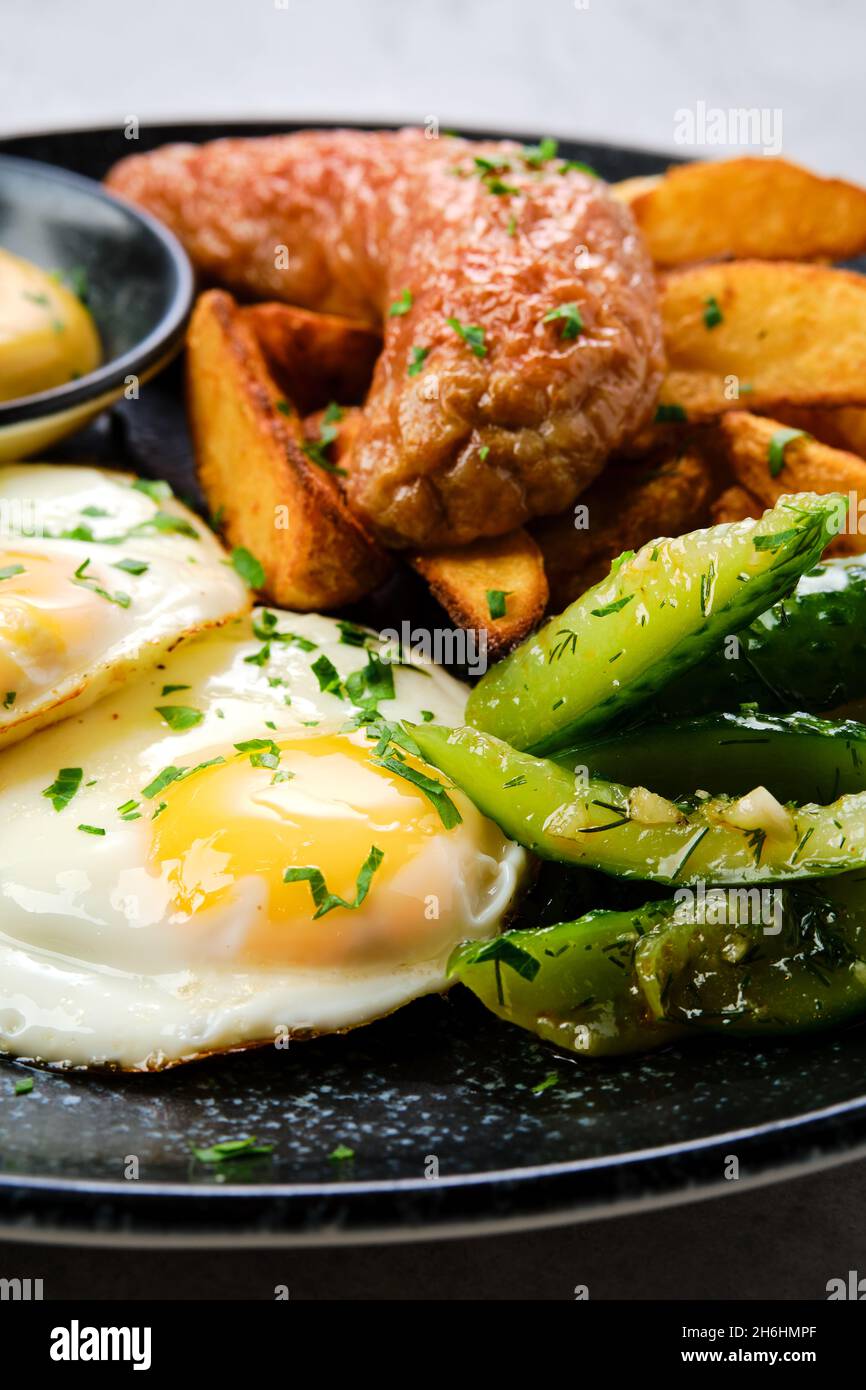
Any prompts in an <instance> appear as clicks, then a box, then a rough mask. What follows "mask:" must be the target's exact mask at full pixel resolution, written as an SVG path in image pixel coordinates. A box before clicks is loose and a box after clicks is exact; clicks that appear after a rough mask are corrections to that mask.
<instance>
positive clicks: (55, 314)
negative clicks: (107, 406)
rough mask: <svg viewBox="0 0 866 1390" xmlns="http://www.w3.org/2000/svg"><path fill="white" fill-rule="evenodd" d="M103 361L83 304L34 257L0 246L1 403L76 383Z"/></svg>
mask: <svg viewBox="0 0 866 1390" xmlns="http://www.w3.org/2000/svg"><path fill="white" fill-rule="evenodd" d="M101 359H102V348H101V344H100V341H99V334H98V332H97V329H96V325H95V323H94V321H93V318H92V316H91V315H90V313H89V312H88V310H87V309H86V308H85V306H84V304H83V303H82V302H81V300H80V299H79V298H78V296H77V295H75V294H73V292H72V290H70V289H68V288H67V287H66V285H64V284H63V282H62V280H61V279H60V277H59V276H58V275H55V274H49V273H48V272H47V271H44V270H41V269H40V268H39V266H36V265H33V264H31V262H30V261H25V260H22V259H21V258H20V257H18V256H13V255H12V254H11V252H9V251H4V250H2V248H0V401H13V400H18V399H19V398H20V397H22V396H32V395H35V394H36V393H37V392H39V391H48V390H50V389H51V387H53V386H62V385H65V383H66V382H68V381H75V380H77V378H78V377H80V376H84V375H85V373H87V372H91V371H93V369H94V367H96V366H98V365H99V362H100V361H101Z"/></svg>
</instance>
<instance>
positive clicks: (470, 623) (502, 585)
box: [409, 530, 547, 659]
mask: <svg viewBox="0 0 866 1390" xmlns="http://www.w3.org/2000/svg"><path fill="white" fill-rule="evenodd" d="M409 562H410V564H411V565H412V568H413V569H415V570H417V571H418V573H419V574H420V575H422V576H423V578H424V579H426V580H427V583H428V584H429V585H430V589H431V592H432V594H433V596H434V598H436V599H438V600H439V602H440V603H441V604H442V607H443V608H444V609H445V611H446V612H447V613H448V615H449V617H450V618H452V619H453V621H454V622H455V623H457V624H458V625H459V626H460V627H465V628H474V629H476V630H477V631H480V630H482V629H485V630H486V632H487V651H488V655H489V656H490V657H491V658H492V659H498V658H499V657H500V656H504V655H505V653H506V652H508V651H510V649H511V648H512V647H514V646H516V644H517V643H518V642H520V641H522V640H523V638H524V637H526V635H527V634H528V633H530V632H531V631H532V629H533V628H534V627H535V626H536V624H537V623H538V622H539V621H540V620H541V617H542V614H543V613H544V610H545V607H546V606H547V579H546V578H545V574H544V563H543V561H542V558H541V551H540V550H539V549H538V546H537V545H536V544H535V541H534V540H532V538H531V537H530V536H529V535H528V534H527V532H526V531H523V530H518V531H510V532H509V533H508V535H506V536H495V537H493V538H492V539H487V538H485V539H482V540H477V541H472V542H471V543H470V544H469V545H464V546H461V547H460V548H459V549H454V550H429V551H425V552H424V553H423V554H418V555H412V556H410V557H409ZM500 606H503V607H504V613H503V614H502V616H501V617H495V616H494V614H495V613H496V612H497V610H498V608H499V607H500Z"/></svg>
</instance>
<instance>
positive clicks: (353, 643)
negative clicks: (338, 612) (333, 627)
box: [337, 618, 376, 647]
mask: <svg viewBox="0 0 866 1390" xmlns="http://www.w3.org/2000/svg"><path fill="white" fill-rule="evenodd" d="M337 627H338V628H339V629H340V641H341V642H342V643H343V645H344V646H346V647H366V646H367V645H368V644H369V643H370V642H373V641H375V640H376V639H375V637H373V635H372V634H371V633H369V632H367V630H366V629H365V628H363V627H359V626H358V624H357V623H350V622H348V621H347V620H346V619H345V618H338V619H337Z"/></svg>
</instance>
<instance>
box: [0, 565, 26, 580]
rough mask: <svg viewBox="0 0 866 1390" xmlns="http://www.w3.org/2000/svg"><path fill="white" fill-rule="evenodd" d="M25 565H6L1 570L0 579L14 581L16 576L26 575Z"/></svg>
mask: <svg viewBox="0 0 866 1390" xmlns="http://www.w3.org/2000/svg"><path fill="white" fill-rule="evenodd" d="M24 572H25V571H24V566H23V565H4V566H3V569H0V579H14V578H15V576H16V574H24Z"/></svg>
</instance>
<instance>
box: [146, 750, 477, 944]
mask: <svg viewBox="0 0 866 1390" xmlns="http://www.w3.org/2000/svg"><path fill="white" fill-rule="evenodd" d="M275 748H276V749H278V750H279V768H277V769H274V768H273V767H270V768H269V767H263V766H255V757H256V755H255V753H253V754H250V753H243V754H240V755H238V754H236V753H235V752H234V750H233V751H232V754H231V755H230V756H227V757H226V760H225V762H221V763H218V764H216V765H214V766H211V767H207V768H204V769H203V770H201V771H199V772H195V773H193V774H192V775H191V776H189V777H187V778H185V779H183V780H181V781H176V782H174V783H172V784H170V785H169V786H168V787H167V788H166V789H165V791H164V792H163V793H161V794H160V795H161V798H162V800H164V802H165V807H164V809H163V810H161V811H160V813H159V814H158V816H157V817H156V819H155V820H154V822H153V830H152V835H153V840H152V850H151V867H152V868H154V869H155V870H156V871H157V872H158V873H160V874H164V875H167V877H168V880H169V882H170V884H171V885H172V887H173V890H174V892H173V904H174V909H175V914H173V915H175V920H179V921H187V922H190V921H192V920H200V917H199V914H201V913H202V912H204V911H207V910H209V909H213V910H216V909H218V908H220V907H221V908H222V909H223V911H222V912H216V911H215V912H214V915H213V916H211V915H210V913H209V919H210V920H211V921H212V922H214V923H215V924H216V923H217V921H219V922H222V923H225V922H226V921H227V920H229V916H230V914H232V913H233V914H234V915H233V917H232V918H231V920H235V921H237V922H238V923H240V922H241V921H243V922H244V923H245V924H246V925H245V926H244V927H243V929H239V930H240V935H239V936H238V937H237V938H235V939H233V940H232V941H231V942H229V943H228V944H227V946H226V949H227V950H229V951H230V953H231V954H232V955H233V956H242V957H243V958H245V959H246V960H248V961H249V962H250V963H256V964H259V963H266V962H279V963H282V964H301V965H303V964H310V965H313V964H314V965H318V966H322V965H345V964H347V963H348V964H359V965H360V964H365V963H371V962H373V961H376V960H384V959H389V960H392V961H396V962H399V963H401V964H408V963H410V962H412V961H414V960H418V959H429V958H431V957H433V956H434V955H436V954H437V953H438V952H439V951H441V950H443V949H446V948H447V945H448V942H449V940H453V932H454V923H453V912H452V911H451V908H452V902H453V899H454V884H455V881H456V880H457V879H459V877H460V872H461V870H460V865H459V863H458V860H459V859H460V857H461V855H467V854H468V855H469V857H470V858H471V860H472V861H473V862H474V863H477V856H478V853H479V851H482V852H483V850H484V849H487V850H488V851H489V853H490V854H491V855H495V854H496V852H497V851H496V848H495V846H494V843H493V838H492V837H495V836H498V832H497V831H496V828H495V827H494V826H492V825H489V823H488V822H486V821H485V820H484V818H483V817H481V816H480V815H479V813H478V812H477V811H475V808H474V807H472V806H471V804H469V803H467V802H465V801H463V800H462V799H461V807H460V809H461V814H463V815H464V818H465V819H464V823H463V824H461V825H459V826H457V827H456V828H455V829H453V830H450V831H449V830H446V829H445V827H444V826H443V824H442V821H441V819H440V817H439V814H438V812H437V810H436V808H435V807H434V806H433V805H432V803H431V802H430V800H429V799H428V798H427V797H426V796H425V795H424V794H423V793H422V792H421V791H420V790H419V788H418V787H416V786H415V785H413V783H411V782H410V781H408V780H406V778H404V777H402V776H400V775H398V774H396V773H394V772H392V771H390V770H388V769H387V768H382V767H380V766H378V765H377V764H376V763H375V762H373V761H372V760H371V753H372V750H373V744H372V743H371V742H370V741H369V740H367V739H366V738H365V737H364V736H363V734H351V735H346V734H323V735H310V736H306V737H305V736H303V735H298V736H294V737H293V738H292V739H290V740H285V739H283V740H281V741H280V742H279V743H277V744H276V745H275ZM401 751H402V750H401ZM204 756H205V757H206V756H207V755H204ZM405 765H406V766H407V767H414V768H417V769H419V770H423V771H424V772H425V774H426V775H428V776H430V775H433V776H435V775H436V774H435V773H433V772H432V770H431V769H430V768H427V767H425V765H424V764H422V763H420V762H419V761H418V760H417V759H413V758H412V757H411V755H409V754H407V755H406V758H405ZM451 795H452V796H453V793H451ZM458 795H459V794H458ZM467 828H469V829H470V834H471V838H470V835H467V833H466V831H467ZM491 832H492V835H491ZM452 837H453V838H452ZM443 839H444V842H445V853H446V854H449V853H450V855H451V863H450V869H448V868H447V867H446V863H445V860H444V859H443V858H441V857H439V855H437V854H436V853H435V850H436V848H437V846H438V849H439V850H440V851H441V850H442V849H443ZM500 839H501V837H500ZM467 844H468V849H467ZM374 846H375V847H376V849H378V850H380V851H381V852H382V859H381V863H380V864H379V865H378V867H377V868H376V869H375V870H374V872H373V874H372V878H371V879H370V883H369V889H368V893H367V895H366V897H365V899H364V901H363V903H362V904H360V905H359V906H358V907H357V908H353V909H349V908H346V907H342V906H339V907H335V908H334V909H333V910H332V911H330V912H328V913H326V914H324V915H322V916H320V917H319V918H318V919H315V920H314V913H315V911H316V903H315V901H314V898H313V894H312V892H311V884H310V883H309V882H307V881H294V882H290V883H286V882H284V878H283V875H284V873H285V870H286V869H289V868H306V867H310V868H313V869H316V870H318V871H319V873H320V874H321V875H322V877H323V879H324V883H325V886H326V888H327V891H328V893H332V894H337V895H339V896H340V897H341V898H343V899H344V900H345V901H346V902H347V903H354V902H355V898H356V894H357V892H358V883H359V873H360V871H361V869H362V866H363V865H364V864H365V862H367V861H368V857H369V855H370V851H371V849H372V848H373V847H374ZM431 851H434V852H431ZM250 876H254V877H255V879H257V880H258V881H259V887H258V892H257V893H255V892H254V893H253V894H252V898H254V899H256V900H255V901H254V903H253V906H252V908H251V907H250V901H251V897H250V895H249V893H247V895H246V896H244V895H243V891H242V890H243V881H244V880H246V883H247V886H248V887H249V880H250ZM398 876H399V882H397V880H398ZM262 885H263V891H262ZM431 894H433V895H436V901H437V905H438V907H437V911H436V913H435V914H431V912H430V911H429V901H428V895H431ZM449 914H450V917H451V921H450V923H449V921H448V918H449Z"/></svg>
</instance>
